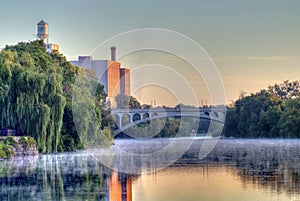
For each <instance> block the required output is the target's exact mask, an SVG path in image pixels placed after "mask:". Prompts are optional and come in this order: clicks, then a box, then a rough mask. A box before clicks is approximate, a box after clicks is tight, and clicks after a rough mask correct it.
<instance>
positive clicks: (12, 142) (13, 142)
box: [5, 136, 18, 147]
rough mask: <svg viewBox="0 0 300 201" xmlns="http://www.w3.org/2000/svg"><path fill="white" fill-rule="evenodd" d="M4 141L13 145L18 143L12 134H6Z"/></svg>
mask: <svg viewBox="0 0 300 201" xmlns="http://www.w3.org/2000/svg"><path fill="white" fill-rule="evenodd" d="M5 143H6V144H7V145H11V146H14V147H15V146H17V145H18V142H17V141H16V140H15V139H14V138H13V137H12V136H8V137H7V138H6V140H5Z"/></svg>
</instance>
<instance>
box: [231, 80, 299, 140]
mask: <svg viewBox="0 0 300 201" xmlns="http://www.w3.org/2000/svg"><path fill="white" fill-rule="evenodd" d="M299 125H300V98H299V82H298V81H292V82H289V81H284V82H283V83H282V84H275V85H274V86H269V88H268V90H261V91H260V92H258V93H256V94H251V95H249V96H243V97H241V98H240V99H239V100H237V101H236V102H235V104H234V106H233V107H231V108H229V110H228V112H227V115H226V126H225V127H226V131H225V135H226V136H236V137H250V138H268V137H272V138H274V137H275V138H295V137H300V126H299Z"/></svg>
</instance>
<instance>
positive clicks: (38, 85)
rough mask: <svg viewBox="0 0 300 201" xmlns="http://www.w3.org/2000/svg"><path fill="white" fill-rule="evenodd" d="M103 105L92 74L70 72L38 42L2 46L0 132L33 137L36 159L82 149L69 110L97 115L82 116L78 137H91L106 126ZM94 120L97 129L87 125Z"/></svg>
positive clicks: (59, 57)
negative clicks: (91, 111) (38, 155)
mask: <svg viewBox="0 0 300 201" xmlns="http://www.w3.org/2000/svg"><path fill="white" fill-rule="evenodd" d="M78 76H79V77H80V78H81V79H82V83H84V84H83V85H82V86H80V87H81V88H80V89H79V94H78V95H80V96H81V97H80V98H79V104H78V105H76V104H75V106H74V105H72V99H73V92H74V88H76V86H75V85H74V83H75V80H76V77H78ZM94 86H96V88H95V87H94ZM76 89H78V87H77V88H76ZM93 95H95V98H94V97H93ZM105 100H106V94H105V92H104V89H103V86H102V85H100V84H97V79H96V75H95V72H92V71H85V70H83V69H81V68H80V67H76V66H73V65H72V64H71V63H69V62H68V61H67V60H66V58H65V57H64V56H63V55H61V54H58V53H52V54H48V53H47V52H46V49H45V45H44V43H43V42H42V41H33V42H29V43H19V44H18V45H15V46H7V47H6V48H5V49H3V50H2V51H1V52H0V105H1V107H0V128H12V129H17V130H19V131H21V133H22V134H23V135H27V136H32V137H34V139H35V140H36V142H37V145H38V149H39V152H41V153H50V152H57V151H58V150H60V151H63V150H67V151H69V150H74V148H75V149H77V148H82V142H81V140H80V138H79V136H78V134H77V130H76V128H75V124H74V123H76V122H74V121H73V114H72V109H73V107H76V106H78V107H80V104H81V103H84V104H85V107H87V108H95V111H96V114H97V115H95V116H94V115H90V114H85V115H82V122H83V126H82V127H83V128H84V129H83V130H84V132H83V133H87V132H88V133H90V134H91V136H96V135H97V134H96V133H97V132H98V130H99V129H98V128H99V126H104V127H105V126H109V125H111V124H112V121H111V119H112V118H111V117H110V115H109V112H108V111H107V110H106V107H105ZM95 119H96V120H97V121H95V122H96V123H97V124H96V123H92V124H91V123H90V122H94V120H95ZM70 138H72V139H70ZM64 143H66V144H64ZM73 143H74V145H73ZM68 146H71V147H68Z"/></svg>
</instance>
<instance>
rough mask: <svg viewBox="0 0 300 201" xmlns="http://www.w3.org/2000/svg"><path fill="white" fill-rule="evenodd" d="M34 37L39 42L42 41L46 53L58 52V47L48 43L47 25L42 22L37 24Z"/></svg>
mask: <svg viewBox="0 0 300 201" xmlns="http://www.w3.org/2000/svg"><path fill="white" fill-rule="evenodd" d="M36 36H37V38H38V39H39V40H42V41H44V43H45V44H46V51H47V52H48V53H52V52H59V46H58V45H57V44H53V43H49V25H48V23H47V22H45V21H44V20H41V21H40V22H39V23H37V34H36Z"/></svg>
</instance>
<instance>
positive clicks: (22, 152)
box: [0, 136, 38, 160]
mask: <svg viewBox="0 0 300 201" xmlns="http://www.w3.org/2000/svg"><path fill="white" fill-rule="evenodd" d="M37 154H38V151H37V146H36V141H35V140H34V139H33V138H32V137H27V136H22V137H15V136H8V137H0V160H2V159H10V158H14V157H19V156H32V155H37Z"/></svg>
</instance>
